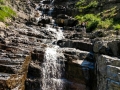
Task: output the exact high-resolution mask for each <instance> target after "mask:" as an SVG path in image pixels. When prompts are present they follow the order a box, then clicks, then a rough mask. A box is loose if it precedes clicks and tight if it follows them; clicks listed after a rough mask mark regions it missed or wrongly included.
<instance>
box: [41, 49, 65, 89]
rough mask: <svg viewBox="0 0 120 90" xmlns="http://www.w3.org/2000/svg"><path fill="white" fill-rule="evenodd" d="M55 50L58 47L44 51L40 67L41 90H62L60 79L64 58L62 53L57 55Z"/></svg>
mask: <svg viewBox="0 0 120 90" xmlns="http://www.w3.org/2000/svg"><path fill="white" fill-rule="evenodd" d="M57 49H58V47H51V48H50V47H47V48H46V49H45V56H44V61H43V63H42V67H41V68H42V90H50V89H51V90H63V86H64V85H63V83H62V80H61V78H62V75H63V72H64V68H65V65H64V57H63V54H62V53H61V54H62V55H59V54H60V53H58V52H57ZM58 56H59V57H58ZM60 56H61V57H60ZM59 58H60V59H59ZM62 58H63V59H62Z"/></svg>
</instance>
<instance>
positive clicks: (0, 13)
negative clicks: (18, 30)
mask: <svg viewBox="0 0 120 90" xmlns="http://www.w3.org/2000/svg"><path fill="white" fill-rule="evenodd" d="M15 15H16V13H15V12H14V11H13V10H12V9H11V8H10V7H9V6H5V5H0V21H5V19H6V18H12V17H13V16H15Z"/></svg>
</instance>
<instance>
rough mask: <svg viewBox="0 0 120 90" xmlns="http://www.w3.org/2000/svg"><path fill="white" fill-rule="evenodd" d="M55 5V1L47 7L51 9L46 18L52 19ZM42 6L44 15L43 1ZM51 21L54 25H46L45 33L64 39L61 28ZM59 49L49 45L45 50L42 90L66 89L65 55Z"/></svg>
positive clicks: (52, 0)
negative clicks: (64, 74)
mask: <svg viewBox="0 0 120 90" xmlns="http://www.w3.org/2000/svg"><path fill="white" fill-rule="evenodd" d="M53 3H54V0H51V3H50V4H49V5H47V7H49V11H48V15H49V16H46V15H45V16H46V17H49V18H50V16H51V14H52V12H53V10H54V6H52V5H53ZM41 6H43V9H42V11H41V12H43V14H44V10H45V8H46V5H44V4H43V1H41ZM50 20H51V24H52V25H49V24H46V27H44V29H45V31H50V32H52V33H53V35H54V37H55V38H56V41H58V40H61V39H63V38H64V36H63V32H62V30H61V28H60V27H56V28H54V22H55V21H54V19H52V18H51V19H50ZM53 42H54V41H52V40H51V43H53ZM58 49H59V47H58V46H56V45H54V46H53V45H52V46H50V45H47V47H46V48H45V53H44V60H43V63H42V66H41V80H40V81H41V83H40V87H41V90H63V88H64V84H63V83H64V79H63V73H64V67H65V65H64V55H63V53H62V52H60V51H59V50H58Z"/></svg>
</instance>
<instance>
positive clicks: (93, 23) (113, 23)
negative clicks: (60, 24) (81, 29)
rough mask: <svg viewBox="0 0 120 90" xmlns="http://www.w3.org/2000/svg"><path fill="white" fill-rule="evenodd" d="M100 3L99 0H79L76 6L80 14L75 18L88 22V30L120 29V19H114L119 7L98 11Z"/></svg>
mask: <svg viewBox="0 0 120 90" xmlns="http://www.w3.org/2000/svg"><path fill="white" fill-rule="evenodd" d="M98 5H100V3H99V2H98V0H79V1H78V2H77V3H76V8H77V9H78V10H79V12H80V14H79V15H77V16H75V18H76V19H78V20H79V21H80V22H87V31H93V30H96V29H106V30H107V29H114V30H120V20H116V19H114V17H115V15H116V14H117V13H116V12H117V7H116V6H115V7H112V8H109V9H108V10H103V11H102V10H101V11H97V9H98V7H99V6H98Z"/></svg>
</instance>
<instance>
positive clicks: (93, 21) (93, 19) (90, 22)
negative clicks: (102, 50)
mask: <svg viewBox="0 0 120 90" xmlns="http://www.w3.org/2000/svg"><path fill="white" fill-rule="evenodd" d="M75 18H76V19H78V20H79V21H81V22H87V31H92V30H95V29H96V28H97V26H98V24H99V22H100V21H101V19H100V18H99V17H97V16H95V15H94V14H86V15H84V16H76V17H75Z"/></svg>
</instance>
